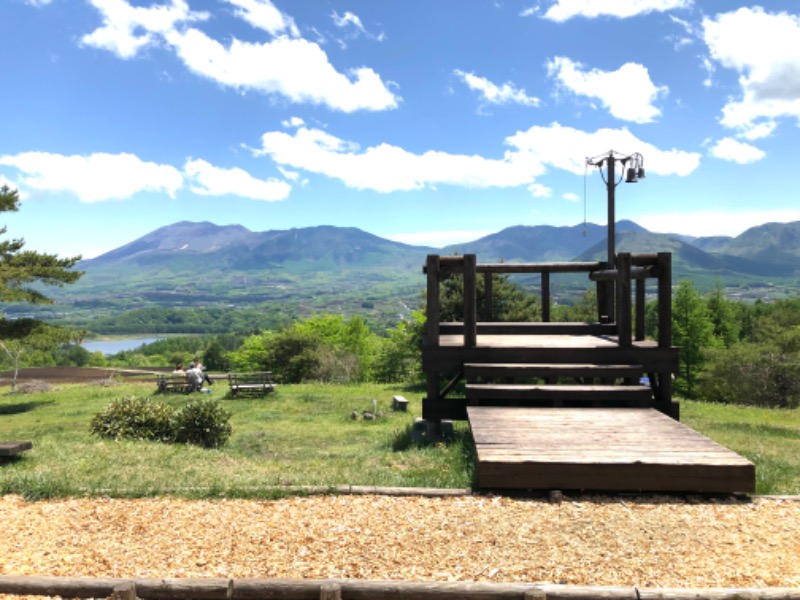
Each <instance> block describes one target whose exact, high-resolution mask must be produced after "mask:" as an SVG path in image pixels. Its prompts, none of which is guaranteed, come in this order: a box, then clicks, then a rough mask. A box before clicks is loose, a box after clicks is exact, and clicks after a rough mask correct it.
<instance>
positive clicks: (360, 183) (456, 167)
mask: <svg viewBox="0 0 800 600" xmlns="http://www.w3.org/2000/svg"><path fill="white" fill-rule="evenodd" d="M505 145H506V146H507V147H508V150H506V152H505V153H504V155H503V157H502V158H500V159H495V158H484V157H482V156H475V155H472V156H467V155H454V154H447V153H445V152H437V151H428V152H425V153H423V154H413V153H411V152H408V151H406V150H404V149H402V148H399V147H397V146H392V145H389V144H380V145H378V146H373V147H370V148H367V149H366V150H362V149H361V148H359V147H358V145H357V144H354V143H352V142H348V141H346V140H342V139H339V138H337V137H335V136H333V135H331V134H329V133H326V132H324V131H321V130H318V129H308V128H305V127H301V128H300V129H298V130H297V131H296V132H295V133H294V134H293V135H292V134H290V133H286V132H283V131H272V132H267V133H265V134H264V135H263V136H262V149H260V150H256V151H254V152H255V154H257V155H266V156H269V157H271V158H272V159H273V160H274V161H275V162H276V163H277V164H278V165H280V166H282V167H287V166H288V167H291V168H293V169H301V170H304V171H308V172H311V173H318V174H321V175H325V176H327V177H330V178H334V179H339V180H341V181H342V182H343V183H344V184H345V185H346V186H347V187H350V188H354V189H369V190H374V191H378V192H384V193H389V192H397V191H408V190H419V189H423V188H432V187H435V186H436V185H439V184H445V185H453V186H461V187H466V188H490V187H499V188H508V187H518V186H526V187H527V188H528V189H529V190H530V191H531V193H533V194H534V195H539V196H541V195H543V194H546V195H549V194H550V193H551V191H550V190H549V188H546V187H544V186H543V185H541V184H539V182H537V181H535V179H536V178H537V177H539V176H540V175H542V174H544V173H545V172H546V171H547V169H548V168H550V167H552V168H557V169H562V170H566V171H569V172H571V173H574V174H576V175H583V173H584V165H585V162H586V157H589V156H596V155H599V154H601V153H606V152H608V151H609V150H610V149H612V148H613V149H615V150H619V151H625V152H640V153H642V154H643V155H644V157H645V161H646V163H647V167H648V173H651V174H653V173H654V174H659V175H688V174H689V173H691V172H692V171H694V170H695V169H696V168H697V167H698V165H699V163H700V155H699V154H696V153H690V152H684V151H680V150H667V151H664V150H659V149H658V148H656V147H654V146H652V145H650V144H647V143H645V142H642V141H641V140H639V139H637V138H636V137H635V136H634V135H632V134H631V133H630V132H629V131H628V130H627V129H600V130H598V131H596V132H594V133H586V132H583V131H579V130H577V129H572V128H570V127H563V126H561V125H559V124H558V123H554V124H552V125H550V126H548V127H538V126H536V127H531V128H530V129H529V130H527V131H524V132H518V133H516V134H515V135H512V136H510V137H508V138H506V139H505Z"/></svg>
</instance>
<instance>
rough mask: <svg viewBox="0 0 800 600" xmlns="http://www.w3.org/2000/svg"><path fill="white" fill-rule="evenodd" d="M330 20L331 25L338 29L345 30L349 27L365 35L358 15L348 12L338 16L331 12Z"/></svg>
mask: <svg viewBox="0 0 800 600" xmlns="http://www.w3.org/2000/svg"><path fill="white" fill-rule="evenodd" d="M331 19H333V24H334V25H336V26H337V27H339V28H342V29H343V28H345V27H348V26H350V25H352V26H353V27H355V28H356V29H358V30H359V31H360V32H361V33H366V29H364V24H363V23H362V22H361V19H360V18H359V17H358V15H356V14H354V13H351V12H349V11H347V12H345V13H344V14H343V15H339V13H337V12H336V11H333V13H332V14H331Z"/></svg>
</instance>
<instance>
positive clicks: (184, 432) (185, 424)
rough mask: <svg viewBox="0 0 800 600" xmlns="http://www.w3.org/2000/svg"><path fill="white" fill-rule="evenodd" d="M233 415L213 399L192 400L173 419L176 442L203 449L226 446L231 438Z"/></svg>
mask: <svg viewBox="0 0 800 600" xmlns="http://www.w3.org/2000/svg"><path fill="white" fill-rule="evenodd" d="M230 418H231V413H230V412H228V411H227V410H225V409H224V408H222V406H220V404H219V402H217V401H216V400H211V399H203V398H201V399H192V400H190V401H189V402H188V403H187V404H186V405H185V406H184V407H183V408H180V409H178V411H177V412H176V413H175V416H174V418H173V431H174V433H175V441H176V442H179V443H183V444H194V445H196V446H202V447H203V448H219V447H221V446H224V445H225V443H226V442H227V441H228V438H229V437H230V436H231V431H232V428H231V424H230Z"/></svg>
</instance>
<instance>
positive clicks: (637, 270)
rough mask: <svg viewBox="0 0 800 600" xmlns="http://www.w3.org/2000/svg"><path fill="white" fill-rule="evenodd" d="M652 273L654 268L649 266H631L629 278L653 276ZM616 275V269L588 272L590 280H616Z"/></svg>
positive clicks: (617, 273)
mask: <svg viewBox="0 0 800 600" xmlns="http://www.w3.org/2000/svg"><path fill="white" fill-rule="evenodd" d="M620 254H622V253H620ZM617 260H619V257H617ZM617 266H619V265H617ZM654 274H655V270H654V269H653V268H651V267H632V268H631V279H647V278H648V277H653V276H654ZM618 277H619V270H618V269H604V270H602V271H592V272H591V273H589V279H591V280H592V281H616V280H617V278H618Z"/></svg>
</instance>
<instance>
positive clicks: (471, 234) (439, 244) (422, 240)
mask: <svg viewBox="0 0 800 600" xmlns="http://www.w3.org/2000/svg"><path fill="white" fill-rule="evenodd" d="M492 233H496V232H494V231H416V232H414V233H393V234H388V235H384V236H382V237H384V238H386V239H387V240H392V241H394V242H400V243H402V244H410V245H412V246H429V247H431V248H443V247H444V246H450V245H452V244H463V243H466V242H474V241H475V240H478V239H480V238H482V237H486V236H487V235H491V234H492Z"/></svg>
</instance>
